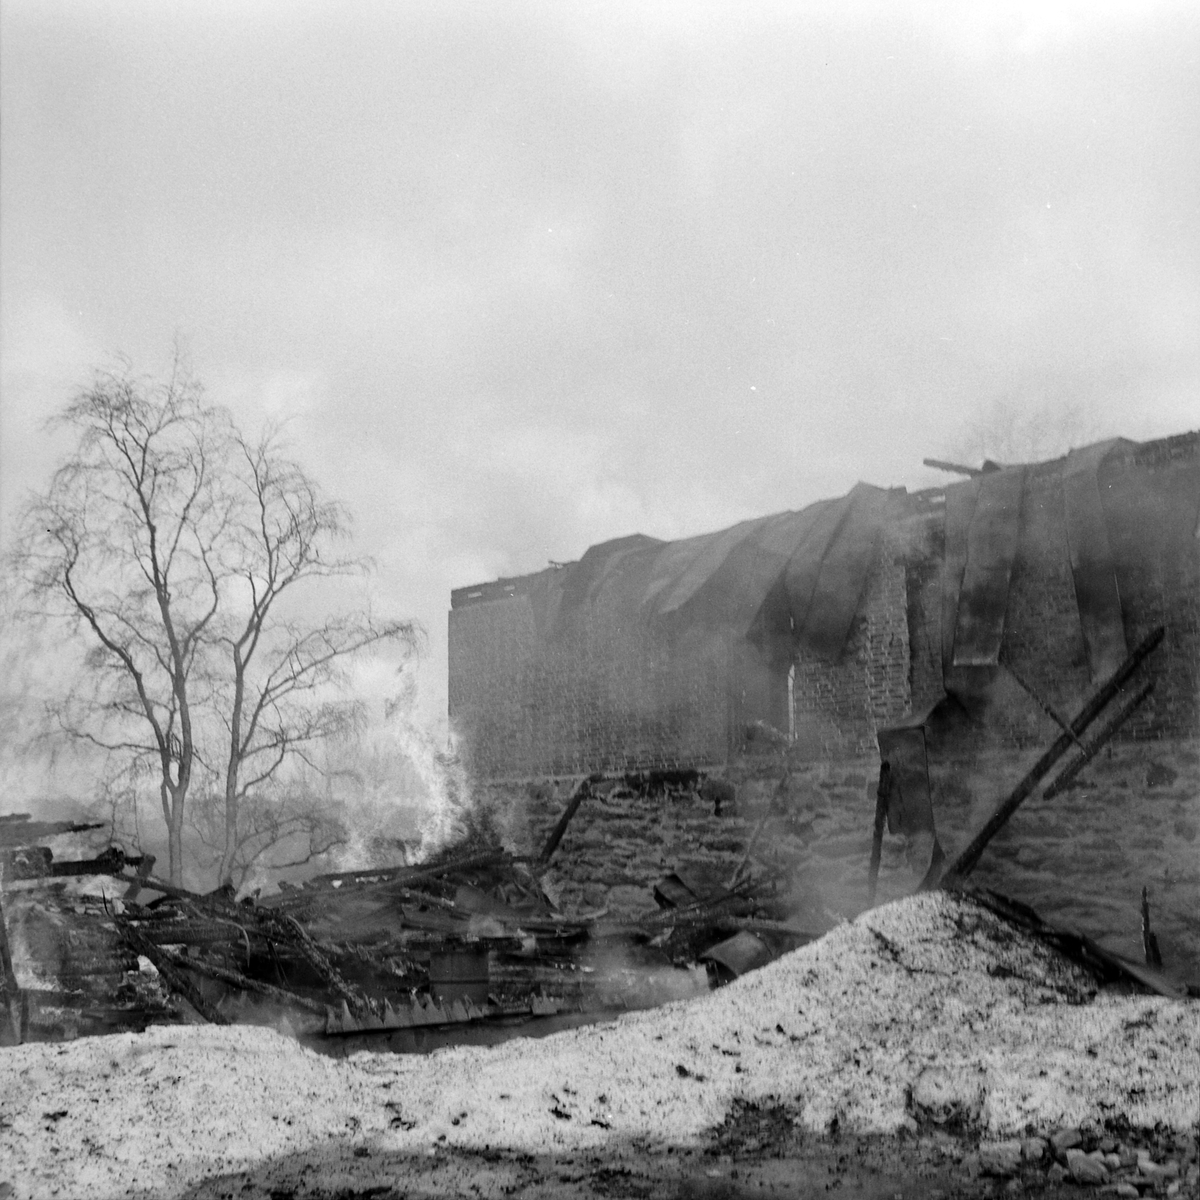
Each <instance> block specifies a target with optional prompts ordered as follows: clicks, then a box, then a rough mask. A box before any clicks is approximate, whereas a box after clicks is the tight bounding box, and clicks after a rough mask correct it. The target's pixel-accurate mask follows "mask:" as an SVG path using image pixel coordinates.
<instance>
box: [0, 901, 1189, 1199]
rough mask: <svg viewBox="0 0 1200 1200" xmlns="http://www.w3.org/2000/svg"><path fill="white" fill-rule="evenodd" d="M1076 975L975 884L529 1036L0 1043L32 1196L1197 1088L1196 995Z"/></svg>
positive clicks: (1169, 1101)
mask: <svg viewBox="0 0 1200 1200" xmlns="http://www.w3.org/2000/svg"><path fill="white" fill-rule="evenodd" d="M1091 994H1092V992H1091V986H1090V983H1089V980H1088V978H1087V976H1086V975H1085V973H1083V972H1082V971H1080V970H1078V969H1077V968H1075V967H1074V966H1072V965H1071V964H1070V963H1067V962H1065V961H1064V960H1062V959H1061V958H1059V957H1058V956H1057V955H1055V954H1054V953H1053V952H1052V951H1050V950H1048V949H1047V948H1045V947H1044V946H1042V945H1041V944H1040V943H1037V942H1035V941H1033V940H1031V939H1029V938H1027V937H1026V936H1025V935H1024V934H1022V933H1020V932H1018V931H1016V930H1014V929H1012V928H1011V927H1010V926H1008V925H1007V924H1005V923H1004V922H1003V921H1001V920H1000V919H999V918H998V917H996V916H995V915H994V914H992V913H991V912H989V911H988V910H986V909H984V908H982V907H981V906H979V905H978V904H976V903H974V902H972V901H971V900H969V899H967V898H964V897H960V896H952V895H948V894H945V893H931V894H928V895H922V896H917V897H912V898H909V899H906V900H902V901H898V902H897V903H895V904H891V905H888V906H886V907H883V908H879V909H875V910H873V911H871V912H869V913H866V914H864V915H863V916H862V917H860V918H859V919H858V920H857V921H855V922H853V923H852V924H847V925H842V926H839V927H838V928H837V929H835V930H833V931H832V932H831V933H829V934H828V935H826V936H825V937H824V938H822V939H821V940H820V941H818V942H814V943H813V944H811V945H809V946H806V947H804V948H803V949H801V950H797V951H795V952H794V953H792V954H789V955H787V956H785V957H784V958H782V959H780V960H778V961H777V962H775V963H772V964H771V965H770V966H768V967H765V968H764V969H762V970H761V971H757V972H755V973H753V974H752V975H749V976H747V977H745V978H743V979H741V980H738V981H737V982H736V983H733V984H731V985H730V986H729V987H726V988H723V989H722V990H720V991H718V992H714V993H712V994H710V995H708V996H704V997H702V998H700V999H698V1000H691V1001H684V1002H679V1003H676V1004H671V1005H667V1006H666V1007H664V1008H660V1009H655V1010H652V1011H648V1012H641V1013H635V1014H630V1015H628V1016H626V1017H623V1018H621V1019H620V1020H618V1021H616V1022H613V1023H610V1024H605V1025H596V1026H591V1027H587V1028H583V1029H577V1030H573V1031H570V1032H567V1033H561V1034H557V1035H555V1036H553V1037H549V1038H545V1039H543V1040H540V1041H532V1040H524V1039H522V1040H518V1041H513V1042H508V1043H506V1044H504V1045H501V1046H497V1047H493V1048H488V1049H480V1048H468V1047H462V1048H456V1049H449V1050H444V1051H440V1052H438V1053H436V1054H433V1055H430V1056H428V1057H400V1056H393V1055H373V1054H359V1055H355V1056H354V1057H353V1058H351V1059H350V1060H348V1061H346V1062H335V1061H333V1060H329V1059H324V1058H322V1057H320V1056H319V1055H316V1054H313V1053H311V1052H309V1051H306V1050H304V1049H303V1048H301V1047H300V1046H298V1045H297V1044H296V1043H294V1042H291V1041H289V1040H288V1039H287V1038H285V1037H283V1036H281V1035H279V1034H277V1033H274V1032H272V1031H270V1030H266V1029H258V1028H244V1027H243V1028H215V1027H212V1026H206V1027H172V1028H161V1029H156V1030H152V1031H150V1032H147V1033H146V1034H144V1035H120V1036H116V1037H109V1038H94V1039H83V1040H80V1041H77V1042H72V1043H69V1044H66V1045H61V1046H51V1045H31V1046H22V1047H18V1048H16V1049H13V1050H8V1051H4V1052H2V1054H0V1085H2V1091H0V1161H3V1162H5V1163H6V1164H8V1166H7V1167H6V1168H4V1171H5V1172H6V1174H7V1178H8V1179H9V1181H10V1182H12V1183H13V1184H14V1186H15V1187H16V1191H17V1194H18V1195H45V1194H49V1193H50V1192H51V1190H52V1189H54V1188H58V1189H60V1194H69V1195H72V1196H77V1197H80V1198H81V1200H83V1198H84V1197H107V1196H113V1195H118V1194H120V1195H126V1194H137V1193H138V1192H139V1191H140V1192H144V1193H147V1194H152V1195H158V1196H171V1195H175V1194H178V1193H179V1192H180V1191H182V1190H184V1189H185V1188H186V1187H187V1186H188V1185H190V1184H192V1183H194V1182H196V1181H197V1180H199V1179H201V1178H204V1177H206V1176H208V1175H211V1174H215V1173H219V1172H226V1171H233V1170H238V1169H244V1168H246V1167H248V1166H251V1165H252V1164H254V1163H256V1162H261V1161H263V1160H265V1159H268V1158H273V1157H276V1156H280V1155H285V1154H294V1153H297V1152H300V1151H312V1150H316V1149H318V1148H319V1147H320V1146H321V1144H322V1143H328V1142H330V1141H343V1142H345V1141H352V1142H354V1143H356V1144H357V1143H362V1144H364V1145H369V1146H373V1147H378V1148H379V1149H387V1150H400V1151H411V1152H415V1153H420V1152H424V1151H426V1150H428V1149H429V1148H430V1147H431V1146H433V1145H435V1144H441V1145H443V1146H459V1147H464V1148H467V1147H470V1148H475V1147H484V1146H491V1147H497V1146H505V1147H510V1148H513V1149H523V1150H529V1151H537V1152H550V1153H553V1152H556V1151H570V1150H576V1149H582V1148H585V1147H601V1146H602V1147H605V1148H606V1149H607V1150H608V1152H610V1153H611V1152H618V1151H619V1150H620V1148H621V1147H624V1146H640V1147H653V1146H654V1145H667V1144H675V1145H686V1144H694V1143H696V1142H698V1141H699V1140H701V1139H702V1138H703V1137H704V1135H705V1133H706V1131H707V1130H709V1129H711V1128H713V1127H714V1126H717V1125H719V1124H720V1123H721V1122H722V1121H723V1119H724V1118H725V1116H726V1114H727V1113H728V1112H729V1110H730V1108H731V1107H732V1106H733V1105H734V1104H735V1103H736V1102H739V1101H740V1102H746V1103H769V1104H774V1105H779V1106H782V1107H783V1108H785V1109H786V1110H787V1111H788V1112H789V1113H790V1114H791V1116H792V1119H793V1120H794V1121H795V1122H796V1123H797V1124H798V1125H800V1126H803V1127H805V1128H808V1129H811V1130H815V1131H823V1130H825V1129H827V1128H828V1127H829V1125H830V1123H831V1122H832V1121H833V1120H834V1118H835V1117H836V1119H837V1122H838V1124H839V1126H840V1128H842V1129H844V1130H855V1131H859V1132H864V1133H866V1132H878V1133H887V1132H891V1131H894V1130H896V1129H898V1128H899V1127H900V1126H901V1125H904V1124H906V1123H907V1122H909V1121H910V1120H911V1116H910V1114H911V1112H912V1109H913V1107H914V1105H917V1106H920V1105H921V1104H923V1103H924V1104H927V1105H929V1106H930V1107H929V1112H930V1113H931V1114H934V1115H936V1113H935V1111H934V1110H939V1111H941V1112H942V1114H943V1115H944V1114H945V1113H948V1112H951V1111H954V1110H961V1112H962V1115H964V1116H966V1117H967V1118H969V1119H971V1120H974V1121H977V1122H978V1124H979V1125H980V1126H981V1127H983V1128H985V1129H986V1130H987V1131H988V1132H989V1134H991V1135H993V1136H1003V1135H1008V1134H1015V1133H1019V1132H1022V1131H1024V1130H1025V1129H1026V1128H1029V1127H1032V1128H1034V1129H1036V1130H1047V1129H1050V1128H1053V1127H1055V1126H1061V1125H1076V1124H1084V1123H1087V1122H1088V1121H1098V1120H1100V1119H1102V1118H1110V1119H1111V1118H1119V1117H1124V1118H1125V1119H1127V1120H1128V1121H1129V1122H1130V1124H1131V1125H1134V1126H1142V1127H1149V1126H1153V1125H1155V1124H1157V1123H1161V1124H1163V1125H1166V1126H1170V1127H1172V1128H1175V1129H1184V1128H1187V1127H1189V1125H1190V1124H1191V1123H1192V1122H1194V1119H1195V1113H1196V1111H1197V1109H1198V1107H1200V1005H1196V1004H1187V1003H1180V1002H1175V1001H1170V1000H1166V999H1162V998H1159V997H1110V996H1102V997H1100V998H1098V999H1090V997H1091Z"/></svg>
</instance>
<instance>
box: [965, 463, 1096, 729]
mask: <svg viewBox="0 0 1200 1200" xmlns="http://www.w3.org/2000/svg"><path fill="white" fill-rule="evenodd" d="M1064 503H1065V501H1064V499H1063V486H1062V475H1061V473H1060V472H1057V471H1056V472H1055V473H1053V474H1045V475H1041V474H1036V473H1034V472H1029V473H1028V477H1027V479H1026V482H1025V496H1024V500H1023V502H1022V505H1021V538H1020V542H1019V544H1018V549H1017V557H1016V561H1015V562H1014V563H1013V570H1012V578H1011V581H1010V583H1009V590H1008V610H1007V612H1006V613H1005V620H1004V638H1003V641H1002V642H1001V646H1000V660H1001V662H1004V663H1009V664H1011V665H1012V666H1013V668H1014V669H1015V670H1016V671H1017V673H1018V674H1019V675H1020V676H1021V678H1022V679H1024V680H1025V681H1026V682H1027V683H1029V684H1030V685H1031V686H1032V687H1033V689H1034V691H1036V692H1037V694H1038V695H1039V696H1041V697H1042V699H1044V700H1046V701H1047V702H1048V703H1049V704H1051V705H1052V706H1054V708H1055V709H1056V710H1057V711H1059V712H1061V713H1065V714H1069V715H1073V714H1074V713H1075V712H1076V711H1078V709H1079V708H1080V707H1082V703H1083V700H1084V698H1085V697H1086V696H1087V695H1088V693H1089V692H1090V690H1091V686H1092V683H1091V674H1090V672H1089V670H1088V660H1087V647H1086V645H1085V644H1084V640H1083V627H1082V626H1081V625H1080V622H1079V608H1078V604H1077V602H1076V599H1075V581H1074V578H1073V576H1072V574H1071V560H1070V555H1069V551H1068V546H1067V533H1066V516H1065V510H1064ZM994 696H995V698H996V699H997V700H998V701H999V702H998V703H996V704H994V705H993V706H992V710H991V711H990V712H989V713H988V718H989V724H991V725H993V727H994V729H995V731H996V732H997V733H1001V734H1003V736H1004V737H1005V739H1006V740H1007V741H1009V742H1010V743H1012V744H1015V745H1019V746H1025V745H1036V744H1040V743H1042V742H1044V740H1045V730H1046V725H1045V719H1046V718H1045V714H1044V713H1043V712H1042V710H1041V709H1040V708H1039V707H1038V704H1037V702H1036V701H1035V700H1033V699H1032V698H1031V697H1029V696H1028V695H1027V694H1025V693H1024V692H1022V690H1021V689H1020V686H1019V685H1014V683H1013V681H1012V679H1011V678H1008V677H1006V676H1005V675H1004V674H1003V673H1001V675H1000V676H999V677H998V679H997V681H996V687H995V690H994Z"/></svg>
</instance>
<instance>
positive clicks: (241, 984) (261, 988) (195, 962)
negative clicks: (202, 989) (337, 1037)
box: [161, 948, 325, 1016]
mask: <svg viewBox="0 0 1200 1200" xmlns="http://www.w3.org/2000/svg"><path fill="white" fill-rule="evenodd" d="M161 952H162V954H163V956H164V957H165V958H167V960H168V961H169V962H171V963H172V964H173V965H175V966H176V967H179V968H181V969H182V970H186V971H196V972H198V973H199V974H201V975H207V976H208V977H209V978H210V979H215V980H217V982H218V983H227V984H229V986H230V987H235V988H238V989H240V990H241V991H243V992H256V993H257V994H258V995H260V996H267V997H268V998H269V999H271V1000H278V1001H279V1002H280V1003H281V1004H294V1005H296V1006H297V1007H298V1008H304V1009H307V1010H308V1011H309V1012H313V1013H316V1014H317V1015H318V1016H324V1015H325V1005H324V1004H322V1003H321V1002H320V1001H319V1000H310V999H309V998H308V997H307V996H298V995H296V993H295V992H289V991H286V990H285V989H284V988H278V987H275V986H274V985H273V984H270V983H263V982H262V981H261V980H258V979H251V978H249V977H248V976H246V975H243V974H242V973H241V972H240V971H233V970H231V969H229V968H228V967H222V966H219V965H218V964H217V963H211V962H208V961H206V960H205V959H202V958H185V957H184V956H183V955H182V954H178V953H176V952H175V951H173V950H167V949H165V948H163V949H162V951H161Z"/></svg>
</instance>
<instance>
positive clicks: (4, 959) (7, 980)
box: [0, 875, 25, 1046]
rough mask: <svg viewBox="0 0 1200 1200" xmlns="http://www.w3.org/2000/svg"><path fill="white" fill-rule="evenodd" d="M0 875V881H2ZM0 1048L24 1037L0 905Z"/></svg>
mask: <svg viewBox="0 0 1200 1200" xmlns="http://www.w3.org/2000/svg"><path fill="white" fill-rule="evenodd" d="M2 878H3V877H2V875H0V881H2ZM0 1002H2V1003H3V1012H0V1046H17V1045H20V1043H21V1041H22V1038H23V1036H24V1029H23V1024H24V1022H23V1019H22V1014H23V1012H24V1009H25V1006H24V1003H23V1001H22V997H21V989H20V987H19V986H18V985H17V975H16V972H15V971H14V970H13V960H12V951H11V950H10V948H9V945H8V925H7V924H6V922H5V919H4V905H3V904H2V903H0Z"/></svg>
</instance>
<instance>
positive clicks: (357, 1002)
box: [268, 917, 367, 1012]
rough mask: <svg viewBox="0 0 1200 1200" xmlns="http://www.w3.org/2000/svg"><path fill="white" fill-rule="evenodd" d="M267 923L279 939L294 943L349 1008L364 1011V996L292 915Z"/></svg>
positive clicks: (365, 1004) (273, 919) (272, 919)
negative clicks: (344, 977)
mask: <svg viewBox="0 0 1200 1200" xmlns="http://www.w3.org/2000/svg"><path fill="white" fill-rule="evenodd" d="M268 923H269V926H270V927H271V929H272V930H273V932H275V934H276V935H277V936H279V935H282V938H281V940H284V941H291V942H293V943H295V945H296V946H297V947H298V948H299V950H300V951H301V953H302V954H303V955H304V957H305V958H306V959H307V960H308V962H309V965H310V966H311V967H312V968H313V969H314V970H315V971H316V972H317V974H318V975H320V976H321V978H322V979H324V980H325V982H326V983H328V984H329V986H330V987H331V988H333V990H334V991H335V992H336V993H337V994H338V995H339V996H341V997H342V999H343V1000H345V1001H346V1002H347V1003H348V1004H349V1005H350V1007H351V1009H353V1010H354V1011H355V1012H364V1011H366V1009H367V1002H366V998H365V997H364V996H363V995H362V993H361V992H359V991H358V990H357V989H355V988H353V987H351V986H350V985H349V984H348V983H347V982H346V981H345V979H343V978H342V975H341V972H339V971H338V969H337V968H336V967H335V966H334V965H333V963H331V962H330V961H329V958H328V957H327V956H326V954H325V952H324V950H322V948H321V947H320V946H318V945H317V943H316V942H314V941H313V939H312V938H311V937H309V935H308V932H307V930H305V928H304V927H303V926H302V925H301V924H300V922H299V921H296V920H295V919H293V918H292V917H279V918H271V919H270V920H269V922H268Z"/></svg>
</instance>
